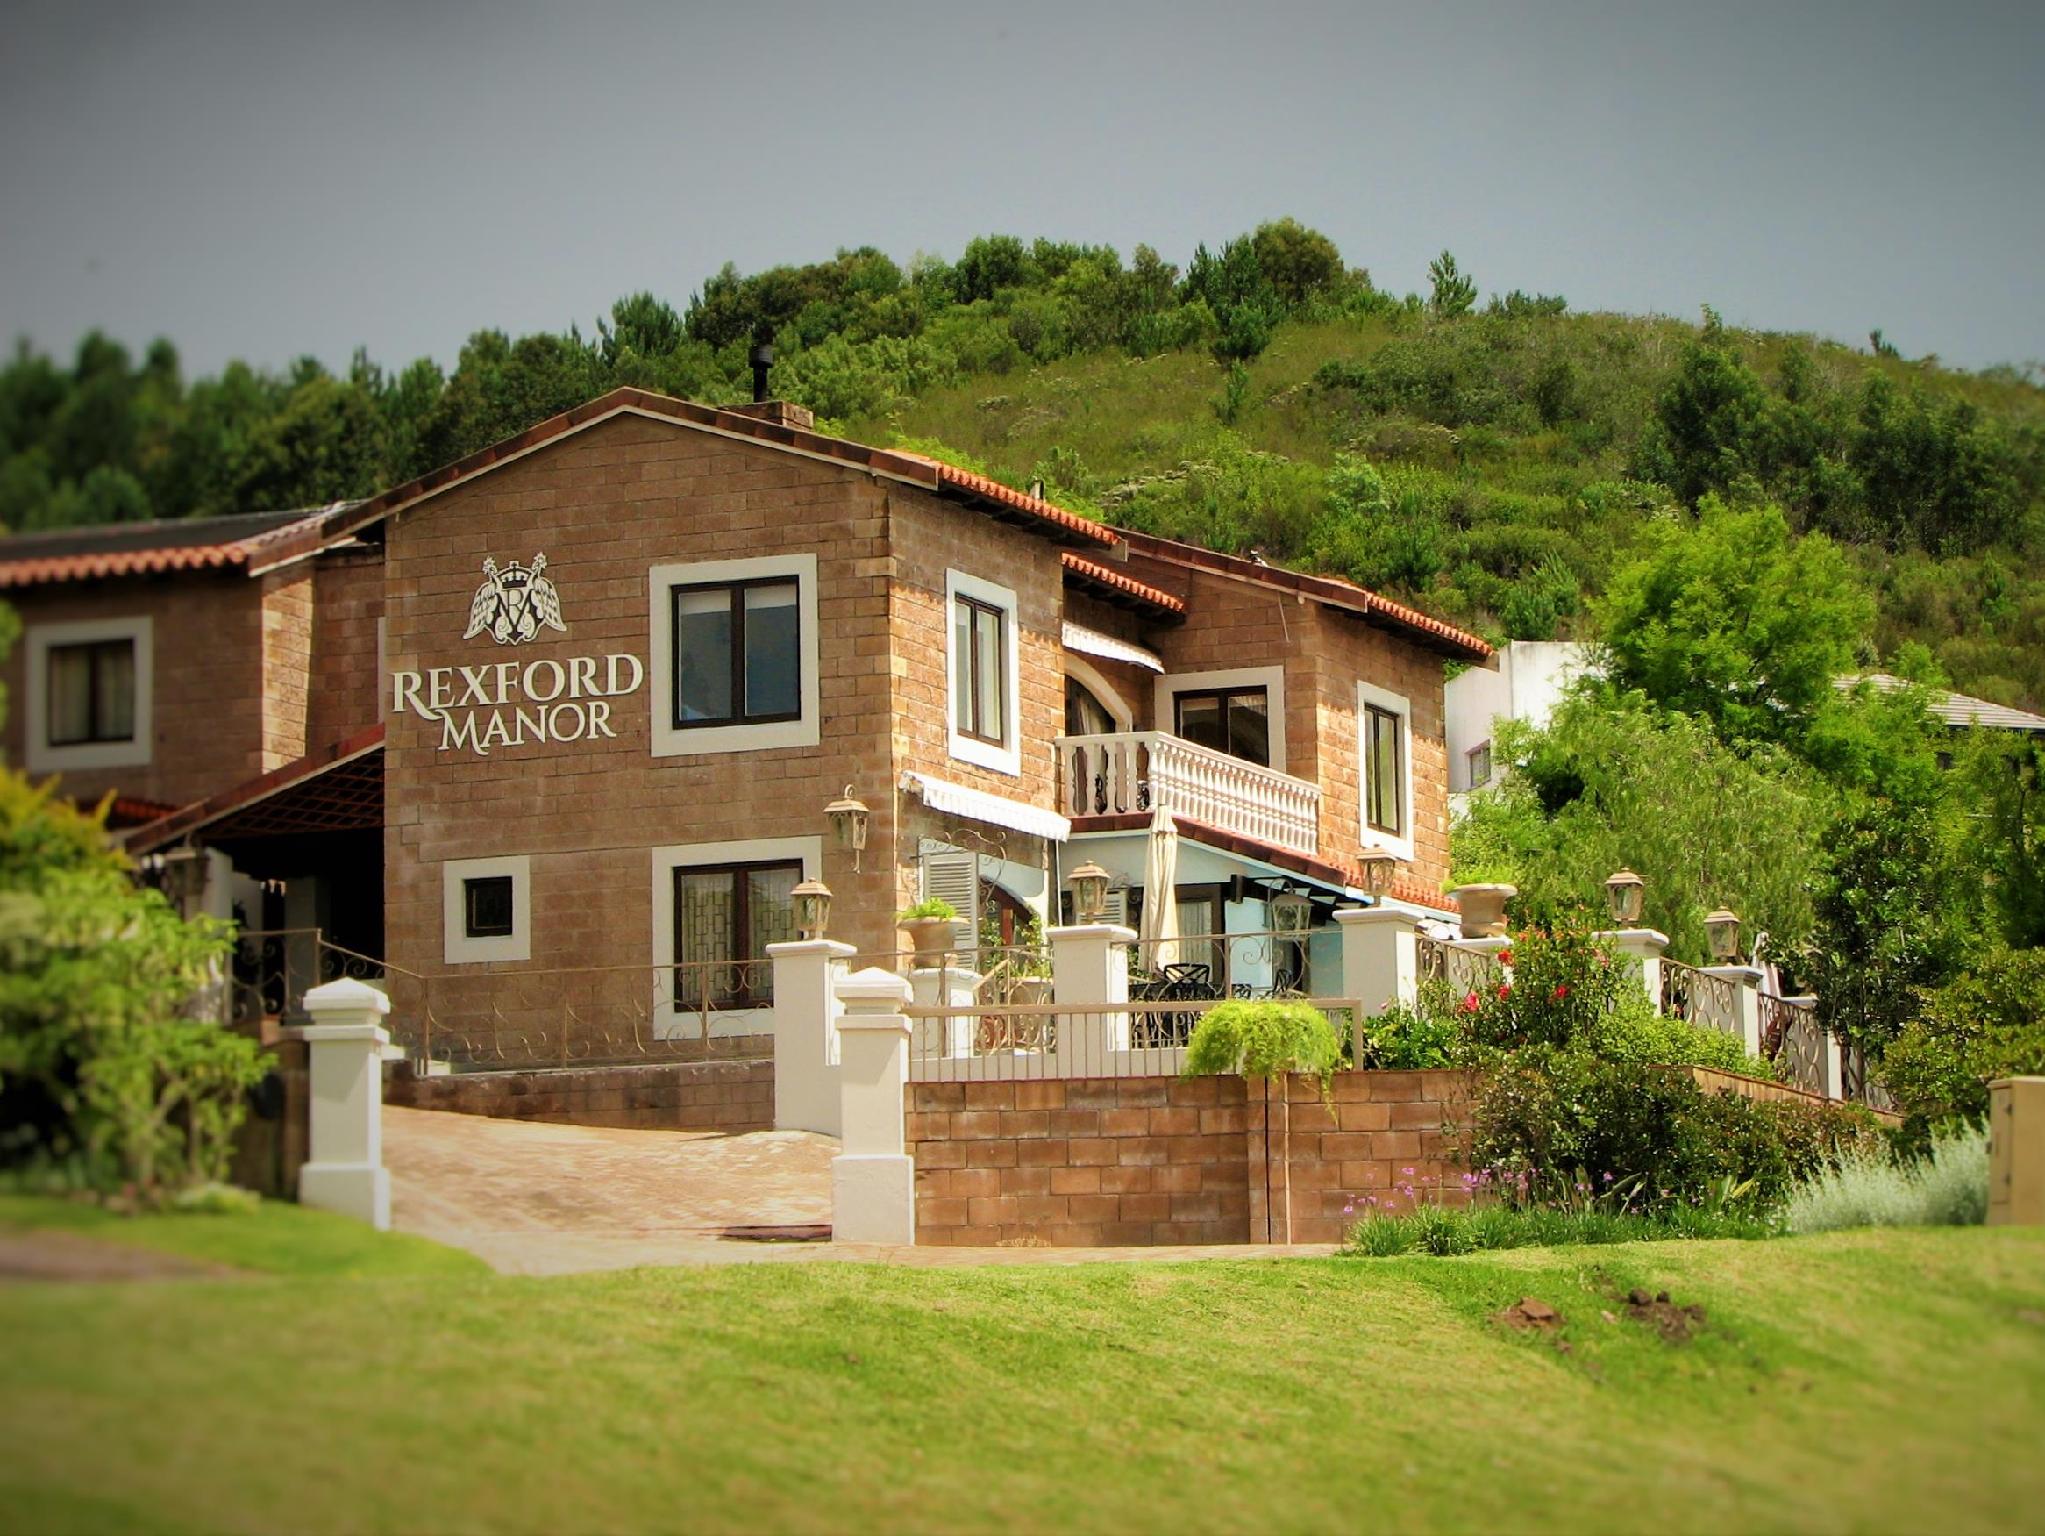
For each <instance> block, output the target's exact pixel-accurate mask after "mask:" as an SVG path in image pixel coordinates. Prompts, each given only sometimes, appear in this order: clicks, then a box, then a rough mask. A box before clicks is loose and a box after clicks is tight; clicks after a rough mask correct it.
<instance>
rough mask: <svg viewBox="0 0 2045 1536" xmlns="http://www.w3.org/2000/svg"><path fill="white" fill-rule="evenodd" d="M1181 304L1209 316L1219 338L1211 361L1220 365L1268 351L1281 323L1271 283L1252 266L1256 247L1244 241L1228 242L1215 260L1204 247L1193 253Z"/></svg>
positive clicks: (1281, 311)
mask: <svg viewBox="0 0 2045 1536" xmlns="http://www.w3.org/2000/svg"><path fill="white" fill-rule="evenodd" d="M1181 298H1182V299H1183V300H1184V301H1186V302H1188V303H1192V302H1194V301H1198V302H1200V303H1203V304H1205V305H1206V306H1207V308H1208V309H1209V310H1211V311H1212V312H1213V314H1214V318H1215V321H1216V323H1217V324H1218V325H1219V326H1220V329H1221V334H1220V336H1219V337H1218V338H1216V340H1215V342H1214V356H1215V359H1216V360H1217V361H1219V362H1221V363H1223V364H1227V363H1231V362H1248V361H1249V360H1250V359H1252V358H1254V357H1256V356H1258V355H1259V354H1260V353H1262V352H1263V350H1264V349H1265V348H1266V347H1268V346H1269V345H1271V329H1272V327H1273V326H1275V325H1277V323H1278V322H1279V320H1280V319H1281V318H1282V317H1283V314H1284V306H1283V305H1282V304H1281V303H1280V302H1279V298H1278V294H1277V291H1276V290H1275V289H1274V288H1273V287H1272V286H1271V279H1270V278H1269V277H1267V276H1266V275H1265V272H1264V268H1263V266H1262V265H1261V264H1260V263H1259V262H1258V260H1257V247H1256V242H1255V241H1254V240H1253V239H1251V238H1249V237H1247V236H1245V237H1242V238H1239V239H1235V240H1231V241H1229V242H1228V244H1226V245H1224V246H1223V247H1222V248H1221V254H1220V255H1214V254H1212V253H1211V252H1209V251H1208V249H1207V247H1206V246H1205V245H1201V246H1198V247H1196V248H1195V249H1194V252H1193V259H1192V261H1191V262H1189V263H1188V264H1187V266H1186V281H1185V283H1184V285H1183V286H1182V288H1181Z"/></svg>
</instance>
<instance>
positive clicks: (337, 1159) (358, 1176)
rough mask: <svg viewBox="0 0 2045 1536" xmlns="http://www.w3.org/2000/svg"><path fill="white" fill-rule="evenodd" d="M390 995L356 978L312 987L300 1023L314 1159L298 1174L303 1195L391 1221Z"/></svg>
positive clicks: (381, 1223)
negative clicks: (386, 1162)
mask: <svg viewBox="0 0 2045 1536" xmlns="http://www.w3.org/2000/svg"><path fill="white" fill-rule="evenodd" d="M390 1010H391V1000H390V999H389V998H388V997H385V996H384V995H383V993H381V992H379V991H377V989H376V988H374V987H372V986H367V985H365V984H364V983H362V982H359V981H353V980H341V981H330V982H328V983H326V985H324V986H319V987H314V988H313V989H312V990H311V991H309V992H307V993H306V994H305V1011H306V1013H307V1015H308V1016H309V1017H310V1018H311V1020H312V1022H311V1023H310V1024H307V1025H304V1026H302V1027H301V1029H300V1031H299V1033H300V1034H301V1035H302V1036H303V1037H304V1039H305V1042H306V1047H307V1050H308V1052H309V1057H310V1074H309V1075H310V1076H311V1078H312V1137H311V1140H312V1158H311V1161H309V1162H308V1163H306V1165H305V1166H304V1167H303V1168H301V1169H300V1170H299V1173H298V1201H299V1204H301V1205H311V1206H317V1207H319V1208H320V1209H321V1210H327V1211H339V1212H340V1213H341V1214H342V1215H344V1216H353V1217H356V1218H357V1219H358V1220H361V1221H366V1222H368V1223H369V1224H370V1225H371V1226H373V1227H375V1228H376V1229H377V1230H378V1231H379V1232H383V1231H388V1230H389V1228H390V1224H391V1176H390V1174H389V1172H388V1171H387V1170H386V1169H385V1168H384V1166H383V1048H384V1047H385V1046H386V1045H388V1044H390V1038H391V1037H390V1034H389V1032H388V1031H386V1030H385V1029H384V1027H383V1026H382V1024H381V1023H379V1022H378V1021H379V1020H380V1019H382V1018H383V1017H384V1015H385V1014H387V1013H389V1012H390Z"/></svg>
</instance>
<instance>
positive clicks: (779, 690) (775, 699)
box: [745, 581, 802, 716]
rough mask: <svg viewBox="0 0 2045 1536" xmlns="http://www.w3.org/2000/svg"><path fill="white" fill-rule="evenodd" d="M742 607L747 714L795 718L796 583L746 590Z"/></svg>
mask: <svg viewBox="0 0 2045 1536" xmlns="http://www.w3.org/2000/svg"><path fill="white" fill-rule="evenodd" d="M745 606H746V713H747V715H749V716H750V715H792V714H795V713H797V712H798V711H799V710H800V709H801V708H802V692H801V688H802V673H801V664H800V663H799V662H798V661H797V659H796V628H797V623H798V620H797V614H798V612H799V610H798V609H797V607H796V604H795V583H794V582H792V581H791V582H785V583H781V582H777V583H776V584H775V585H773V586H771V587H748V588H746V591H745Z"/></svg>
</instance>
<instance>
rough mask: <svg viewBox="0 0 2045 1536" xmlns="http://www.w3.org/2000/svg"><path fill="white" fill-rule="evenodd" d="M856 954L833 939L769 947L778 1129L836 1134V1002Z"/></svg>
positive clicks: (846, 945)
mask: <svg viewBox="0 0 2045 1536" xmlns="http://www.w3.org/2000/svg"><path fill="white" fill-rule="evenodd" d="M852 953H854V951H853V948H852V946H851V945H850V944H840V943H838V942H837V941H836V940H835V939H800V940H797V941H795V942H793V943H788V944H769V945H768V946H767V958H768V959H769V960H771V961H773V962H774V1129H775V1130H777V1131H816V1132H817V1133H819V1134H820V1135H824V1136H835V1135H837V1134H838V1031H837V1029H836V1027H835V1026H836V1023H837V1016H838V997H837V993H836V991H835V990H834V989H833V986H832V983H833V982H834V981H835V980H836V978H837V974H838V972H839V970H840V969H841V968H842V962H843V961H844V960H845V958H846V957H847V956H848V955H851V954H852Z"/></svg>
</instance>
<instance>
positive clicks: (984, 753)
mask: <svg viewBox="0 0 2045 1536" xmlns="http://www.w3.org/2000/svg"><path fill="white" fill-rule="evenodd" d="M962 597H970V598H972V599H973V600H974V601H975V602H979V603H985V604H986V605H987V606H988V607H990V608H997V609H999V610H1000V611H1001V652H1002V662H1001V670H1002V687H1003V688H1005V689H1006V690H1007V693H1008V697H1007V701H1006V702H1007V704H1008V708H1007V710H1006V711H1004V714H1005V715H1006V718H1005V719H1004V720H1003V721H1002V722H1001V725H1002V736H1001V744H1000V745H999V746H996V745H995V744H994V743H992V742H987V741H981V740H980V739H979V738H978V737H975V736H968V735H966V734H964V733H963V732H961V731H960V730H959V710H958V669H959V668H960V667H961V666H963V665H965V662H964V659H963V658H961V657H960V656H958V655H957V654H956V652H957V650H958V646H957V643H956V642H957V636H958V606H959V599H960V598H962ZM1016 614H1017V608H1016V601H1015V593H1014V592H1013V591H1011V590H1010V589H1009V588H1007V587H1004V586H999V585H997V584H996V583H994V582H991V581H983V580H981V579H980V578H979V577H978V576H968V575H967V574H966V573H965V572H964V571H949V570H948V571H946V572H945V573H944V721H945V736H946V738H947V748H948V750H949V751H950V753H951V755H952V756H953V757H954V758H956V759H957V760H958V761H960V762H962V763H973V764H975V765H977V766H979V767H981V768H991V769H993V770H994V771H995V772H996V773H1005V774H1007V775H1009V776H1010V777H1011V778H1017V779H1019V778H1021V777H1022V735H1021V732H1022V626H1021V624H1020V623H1019V622H1018V621H1017V618H1016Z"/></svg>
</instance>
